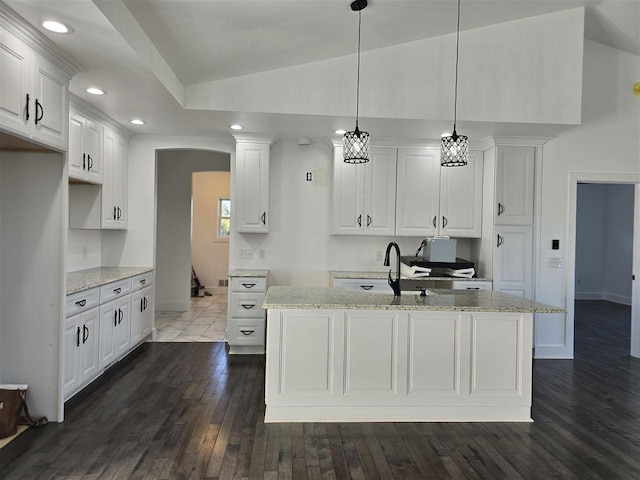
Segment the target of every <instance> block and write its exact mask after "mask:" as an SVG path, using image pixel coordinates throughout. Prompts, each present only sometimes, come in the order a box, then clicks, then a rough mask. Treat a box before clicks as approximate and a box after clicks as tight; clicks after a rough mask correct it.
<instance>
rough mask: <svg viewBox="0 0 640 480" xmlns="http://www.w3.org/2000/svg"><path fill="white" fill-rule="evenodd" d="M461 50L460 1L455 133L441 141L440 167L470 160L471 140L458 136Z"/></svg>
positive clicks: (462, 164) (454, 106)
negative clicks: (459, 60)
mask: <svg viewBox="0 0 640 480" xmlns="http://www.w3.org/2000/svg"><path fill="white" fill-rule="evenodd" d="M459 50H460V0H458V27H457V30H456V86H455V96H454V102H453V133H452V134H451V135H443V136H442V137H441V139H440V142H441V147H440V165H442V166H443V167H463V166H465V165H466V164H467V162H468V159H469V138H468V137H467V136H466V135H458V133H457V132H456V120H457V110H458V52H459Z"/></svg>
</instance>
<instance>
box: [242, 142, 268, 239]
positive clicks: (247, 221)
mask: <svg viewBox="0 0 640 480" xmlns="http://www.w3.org/2000/svg"><path fill="white" fill-rule="evenodd" d="M234 136H235V138H236V163H235V168H234V177H235V181H234V187H235V188H234V205H233V211H234V220H233V222H232V224H235V229H236V231H237V232H240V233H269V218H270V216H269V152H270V149H271V142H272V141H273V137H271V136H266V135H265V136H262V135H241V134H236V135H234Z"/></svg>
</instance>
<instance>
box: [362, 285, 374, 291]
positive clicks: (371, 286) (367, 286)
mask: <svg viewBox="0 0 640 480" xmlns="http://www.w3.org/2000/svg"><path fill="white" fill-rule="evenodd" d="M360 288H362V289H363V290H371V289H372V288H373V285H360Z"/></svg>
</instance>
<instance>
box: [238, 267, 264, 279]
mask: <svg viewBox="0 0 640 480" xmlns="http://www.w3.org/2000/svg"><path fill="white" fill-rule="evenodd" d="M268 275H269V270H261V269H251V268H236V269H234V270H231V271H230V272H229V276H230V277H258V278H263V277H264V278H266V277H267V276H268Z"/></svg>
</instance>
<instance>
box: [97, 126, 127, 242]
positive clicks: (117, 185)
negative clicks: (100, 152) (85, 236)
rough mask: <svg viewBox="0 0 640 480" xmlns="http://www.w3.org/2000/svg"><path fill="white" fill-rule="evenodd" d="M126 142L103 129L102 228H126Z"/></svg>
mask: <svg viewBox="0 0 640 480" xmlns="http://www.w3.org/2000/svg"><path fill="white" fill-rule="evenodd" d="M127 148H128V141H127V140H126V139H125V138H124V137H122V135H120V134H118V133H116V132H115V131H113V130H111V129H109V128H105V129H104V157H103V158H104V179H103V182H102V201H101V204H102V228H103V229H126V228H127V185H128V170H127V168H128V166H127Z"/></svg>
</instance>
